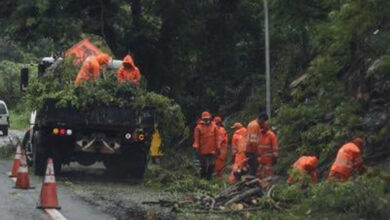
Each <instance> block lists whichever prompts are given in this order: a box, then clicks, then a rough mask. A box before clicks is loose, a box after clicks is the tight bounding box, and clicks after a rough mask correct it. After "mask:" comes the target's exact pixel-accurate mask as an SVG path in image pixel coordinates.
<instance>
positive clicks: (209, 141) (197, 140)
mask: <svg viewBox="0 0 390 220" xmlns="http://www.w3.org/2000/svg"><path fill="white" fill-rule="evenodd" d="M192 146H193V147H194V148H195V149H197V150H198V151H199V153H200V154H202V155H205V154H216V153H217V150H218V149H219V132H218V128H217V125H216V124H215V123H214V122H210V124H208V125H207V124H205V123H204V122H203V121H200V122H199V124H197V126H196V127H195V130H194V144H193V145H192Z"/></svg>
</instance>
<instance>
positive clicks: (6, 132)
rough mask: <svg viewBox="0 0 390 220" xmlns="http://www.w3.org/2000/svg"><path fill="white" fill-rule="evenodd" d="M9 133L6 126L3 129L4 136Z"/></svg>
mask: <svg viewBox="0 0 390 220" xmlns="http://www.w3.org/2000/svg"><path fill="white" fill-rule="evenodd" d="M7 135H8V128H4V130H3V136H7Z"/></svg>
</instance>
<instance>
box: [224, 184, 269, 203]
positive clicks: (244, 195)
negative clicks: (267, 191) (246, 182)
mask: <svg viewBox="0 0 390 220" xmlns="http://www.w3.org/2000/svg"><path fill="white" fill-rule="evenodd" d="M260 193H262V190H261V188H260V187H256V188H253V189H249V190H247V191H245V192H243V193H242V194H240V195H237V196H235V197H233V198H232V199H230V200H229V201H227V202H226V203H225V206H227V205H230V204H232V203H235V202H239V201H242V200H244V199H247V198H248V197H251V196H254V195H257V194H260Z"/></svg>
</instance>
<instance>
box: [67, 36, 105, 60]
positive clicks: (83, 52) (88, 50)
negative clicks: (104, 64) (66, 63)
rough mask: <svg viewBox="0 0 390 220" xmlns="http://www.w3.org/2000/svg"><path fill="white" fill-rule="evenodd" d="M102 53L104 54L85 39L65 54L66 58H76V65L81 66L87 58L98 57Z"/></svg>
mask: <svg viewBox="0 0 390 220" xmlns="http://www.w3.org/2000/svg"><path fill="white" fill-rule="evenodd" d="M102 53H103V52H102V51H101V50H99V49H98V48H97V47H95V46H94V45H93V44H92V43H91V42H89V40H88V39H84V40H82V41H80V42H78V43H77V44H75V45H74V46H73V47H71V48H70V49H68V50H67V51H66V53H65V56H66V57H69V56H74V64H75V65H77V66H81V64H82V63H83V62H84V60H85V59H87V57H89V56H96V55H99V54H102Z"/></svg>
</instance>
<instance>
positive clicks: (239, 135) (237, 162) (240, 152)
mask: <svg viewBox="0 0 390 220" xmlns="http://www.w3.org/2000/svg"><path fill="white" fill-rule="evenodd" d="M246 130H247V129H246V128H245V127H242V128H240V129H237V130H236V131H235V132H234V134H233V138H232V152H233V153H234V155H235V156H234V163H233V166H232V172H231V173H230V177H229V180H230V182H232V183H233V182H235V177H234V172H236V171H238V170H241V169H242V168H244V167H245V166H246V161H247V157H246V155H245V150H246V141H247V137H246ZM233 149H235V150H233Z"/></svg>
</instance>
